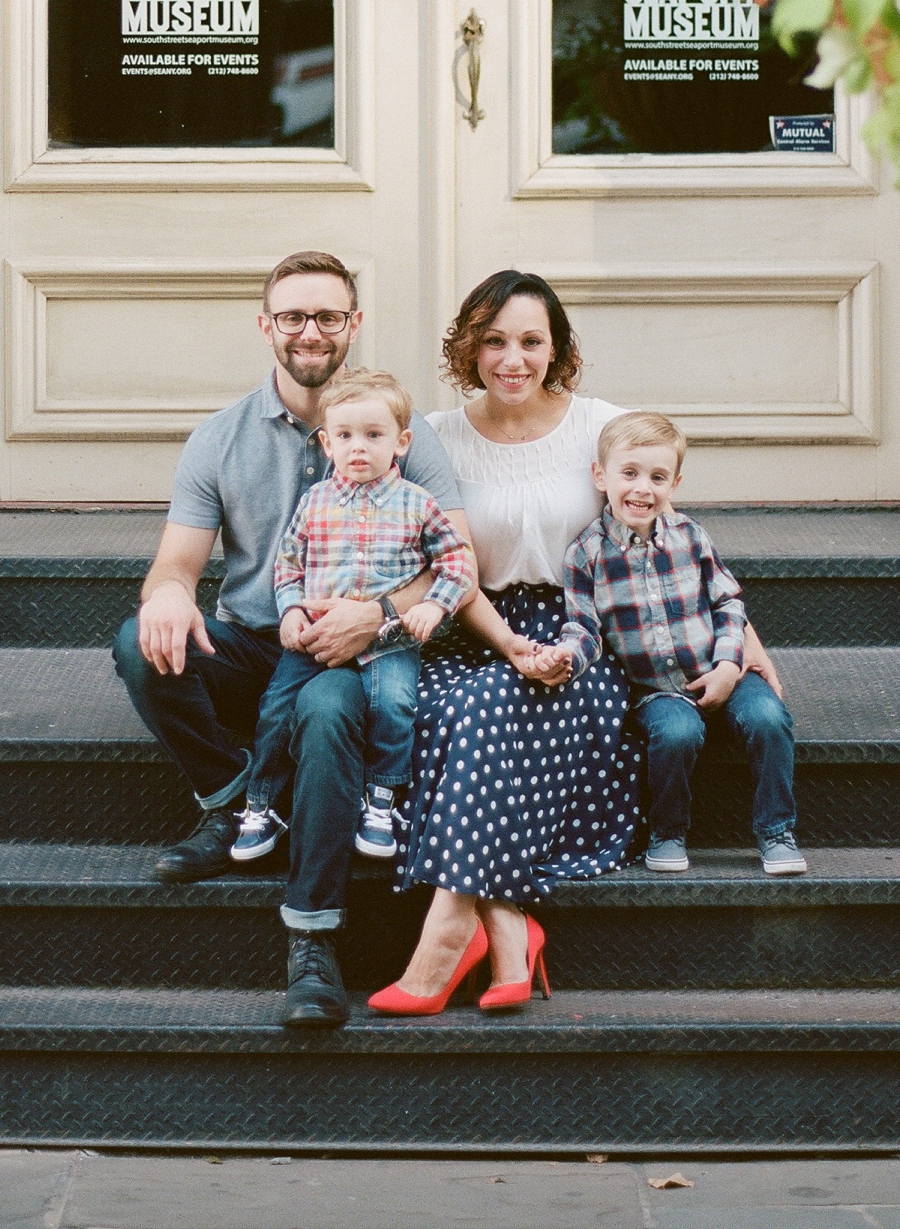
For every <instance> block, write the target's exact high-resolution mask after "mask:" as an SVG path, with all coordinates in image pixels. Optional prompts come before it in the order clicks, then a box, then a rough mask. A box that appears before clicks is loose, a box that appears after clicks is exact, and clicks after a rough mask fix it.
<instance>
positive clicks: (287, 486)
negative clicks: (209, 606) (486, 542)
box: [168, 371, 462, 628]
mask: <svg viewBox="0 0 900 1229" xmlns="http://www.w3.org/2000/svg"><path fill="white" fill-rule="evenodd" d="M410 425H411V427H412V431H413V442H412V445H411V447H410V450H409V452H408V453H407V454H406V456H405V457H401V459H400V471H401V473H402V474H403V476H404V478H407V479H409V481H410V482H415V483H417V484H418V485H419V486H422V487H424V488H425V490H426V491H428V492H429V494H430V495H432V496H433V497H434V498H435V500H437V502H438V504H439V505H440V507H441V508H442V509H443V510H444V511H445V512H447V511H450V510H452V509H454V508H461V507H462V500H461V499H460V497H459V491H458V490H457V486H456V481H455V479H454V477H453V470H452V468H451V465H450V460H449V458H448V456H447V454H446V452H445V451H444V447H443V445H442V444H441V442H440V440H439V439H438V437H437V435H435V433H434V431H433V429H432V428H431V427H430V426H429V425H428V423H427V422H425V420H424V418H422V417H421V415H419V414H415V415H414V416H413V421H412V423H411V424H410ZM330 472H331V462H330V461H329V460H328V458H327V457H326V456H325V453H324V451H323V449H322V445H321V443H320V441H319V437H318V429H317V430H315V431H309V430H308V429H307V428H306V426H305V425H304V424H303V423H301V422H299V421H298V420H297V419H295V418H293V417H292V416H291V414H289V413H288V411H287V409H286V408H285V406H284V403H283V402H282V400H281V398H280V397H279V396H278V392H277V389H276V386H275V372H274V371H273V372H272V374H271V375H270V376H269V378H268V379H267V380H266V382H265V384H263V385H262V387H260V388H257V389H255V390H254V391H253V392H252V393H250V394H249V395H248V396H246V397H244V398H243V400H242V401H238V402H237V403H236V404H235V405H232V406H229V408H228V409H227V410H220V411H219V412H218V413H217V414H213V415H212V417H211V418H208V419H207V420H206V422H204V423H201V424H200V426H199V427H197V429H196V430H195V431H194V432H193V434H192V435H191V436H190V438H189V439H188V441H187V443H186V444H185V446H184V451H183V452H182V454H181V458H180V459H179V462H178V467H177V469H176V471H175V486H174V490H173V492H172V503H171V505H170V508H169V518H168V519H169V520H170V521H173V522H175V524H177V525H189V526H191V527H192V528H195V529H221V530H222V548H223V550H224V552H225V567H226V576H225V580H224V581H223V582H222V588H221V591H220V593H219V610H218V616H219V618H221V619H226V620H231V621H234V622H237V623H242V624H243V625H244V626H245V627H252V628H261V627H277V625H278V623H279V618H278V610H277V608H276V606H275V596H274V590H273V581H272V574H273V570H274V566H275V554H276V552H277V550H278V545H279V543H280V541H281V538H282V535H283V534H284V532H285V530H286V529H287V526H288V524H289V523H290V520H291V517H292V516H293V515H294V511H295V510H296V507H297V504H298V503H299V502H300V498H301V496H302V495H303V494H305V492H306V491H307V490H308V489H309V487H311V486H312V484H313V483H314V482H320V481H321V480H322V479H323V478H325V477H327V476H328V474H329V473H330Z"/></svg>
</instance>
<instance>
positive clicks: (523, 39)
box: [509, 0, 879, 199]
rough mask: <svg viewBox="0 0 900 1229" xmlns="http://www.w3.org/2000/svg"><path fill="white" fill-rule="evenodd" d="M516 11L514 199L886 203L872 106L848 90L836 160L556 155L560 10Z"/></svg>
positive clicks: (537, 3)
mask: <svg viewBox="0 0 900 1229" xmlns="http://www.w3.org/2000/svg"><path fill="white" fill-rule="evenodd" d="M509 2H510V17H509V30H510V61H511V62H510V88H511V107H510V171H511V183H510V190H511V192H512V195H513V197H514V198H517V199H527V198H538V199H564V198H579V197H611V196H651V197H657V196H658V197H662V196H694V197H697V196H700V197H703V196H707V197H708V196H810V195H812V196H859V195H863V196H871V195H874V194H875V193H877V191H878V182H879V181H878V164H877V163H876V161H875V160H874V159H873V157H872V155H871V153H870V152H869V150H868V148H867V146H866V144H865V142H864V141H863V139H862V136H861V128H862V125H863V124H864V123H865V120H866V119H867V118H868V116H869V115H870V114H871V109H872V101H871V98H870V97H869V95H860V94H856V95H853V96H852V97H851V96H848V95H847V94H846V93H844V92H843V91H842V90H840V89H837V90H836V91H835V115H836V119H837V152H836V153H834V154H791V153H775V152H772V153H758V154H577V155H574V154H565V155H564V154H554V153H553V145H552V102H553V100H552V89H553V81H552V68H553V57H552V51H553V26H552V0H509Z"/></svg>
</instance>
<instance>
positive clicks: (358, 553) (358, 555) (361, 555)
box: [356, 551, 365, 559]
mask: <svg viewBox="0 0 900 1229" xmlns="http://www.w3.org/2000/svg"><path fill="white" fill-rule="evenodd" d="M356 557H357V559H365V555H364V554H363V553H362V551H357V554H356Z"/></svg>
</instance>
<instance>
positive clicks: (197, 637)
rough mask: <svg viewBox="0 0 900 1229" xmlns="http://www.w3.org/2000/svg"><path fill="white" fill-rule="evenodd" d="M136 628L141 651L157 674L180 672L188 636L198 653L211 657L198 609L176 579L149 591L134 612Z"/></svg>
mask: <svg viewBox="0 0 900 1229" xmlns="http://www.w3.org/2000/svg"><path fill="white" fill-rule="evenodd" d="M138 629H139V635H138V639H139V642H140V646H141V652H142V653H143V655H144V657H145V658H146V659H147V661H149V662H150V663H151V664H152V665H153V666H155V667H156V669H157V670H158V671H159V673H160V674H168V673H169V671H170V670H171V672H172V673H173V674H181V673H182V671H183V670H184V661H185V652H186V648H187V639H188V636H193V637H194V643H195V644H196V645H197V648H198V649H200V650H202V652H204V653H208V654H210V656H212V655H213V654H214V653H215V651H216V650H215V649H214V648H213V646H212V643H211V641H210V639H209V636H207V634H206V624H205V623H204V622H203V615H202V614H201V612H200V608H199V607H198V606H197V604H196V602H194V601H193V600H192V598H191V596H190V594H189V593H188V591H187V589H185V587H184V585H182V584H181V583H180V582H179V581H177V580H169V581H164V582H163V583H162V584H160V585H157V587H156V588H155V589H154V590H153V592H152V593H151V594H150V597H149V598H148V599H147V601H146V602H144V604H143V606H141V608H140V611H139V612H138Z"/></svg>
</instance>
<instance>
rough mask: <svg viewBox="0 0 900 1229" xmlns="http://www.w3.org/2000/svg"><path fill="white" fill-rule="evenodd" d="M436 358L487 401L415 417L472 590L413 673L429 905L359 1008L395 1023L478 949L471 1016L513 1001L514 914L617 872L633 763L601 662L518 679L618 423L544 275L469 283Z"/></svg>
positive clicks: (539, 939)
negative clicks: (430, 438)
mask: <svg viewBox="0 0 900 1229" xmlns="http://www.w3.org/2000/svg"><path fill="white" fill-rule="evenodd" d="M444 355H445V360H446V367H447V370H448V375H449V378H450V379H451V380H452V381H453V382H454V383H455V384H456V385H457V386H459V387H460V388H461V389H462V390H463V391H464V392H471V391H474V390H476V389H481V390H483V391H482V395H481V396H480V397H478V398H477V399H476V400H474V401H471V402H469V403H468V404H467V405H466V406H464V407H463V408H461V409H458V410H454V411H451V412H449V413H438V414H432V415H430V416H429V421H430V423H431V424H432V426H434V428H435V430H436V431H437V433H438V435H439V436H440V437H441V440H442V442H443V443H444V446H445V447H446V448H447V451H448V453H449V454H450V458H451V460H452V461H453V464H454V469H455V471H456V475H457V478H458V480H459V484H460V490H461V492H462V496H463V503H464V507H465V511H466V515H467V517H468V521H469V527H470V530H471V534H472V542H473V546H474V548H475V553H476V556H477V558H478V566H479V573H480V580H481V584H482V587H483V591H482V592H480V593H479V594H478V596H477V598H476V599H475V601H474V602H473V603H472V604H471V605H470V606H469V607H467V609H466V613H465V615H464V616H462V617H461V620H460V622H461V623H462V624H463V625H464V629H465V630H464V631H463V632H461V633H460V634H457V635H456V636H454V637H453V638H452V639H451V638H448V639H446V640H441V641H438V643H437V645H436V646H435V647H434V649H433V650H431V651H430V653H429V654H427V655H426V661H425V663H424V669H423V675H422V683H421V687H420V693H419V716H418V720H417V741H416V749H415V753H414V772H415V777H416V781H415V784H414V786H413V788H412V790H411V792H410V795H409V797H408V799H407V802H406V807H405V816H406V819H407V821H408V824H409V829H408V834H407V836H406V837H405V838H404V839H403V840H402V841H401V847H400V852H401V855H402V856H403V858H404V864H403V867H402V872H403V880H402V885H403V886H404V887H408V886H411V885H412V884H413V883H415V882H424V883H429V884H432V885H433V886H434V888H435V896H434V901H433V903H432V906H431V908H430V910H429V913H428V916H427V918H426V920H425V925H424V927H423V931H422V937H421V939H420V942H419V945H418V947H417V949H416V952H415V953H414V955H413V958H412V960H411V962H410V964H409V966H408V968H407V970H406V972H405V973H404V975H403V977H402V978H401V979H400V981H399V982H397V983H395V984H394V985H393V986H390V987H388V988H387V990H384V991H381V992H380V993H379V994H376V995H374V996H373V997H372V999H371V1000H370V1006H371V1007H373V1008H374V1009H376V1010H379V1011H385V1012H390V1013H392V1014H411V1015H427V1014H434V1013H435V1012H437V1011H440V1010H442V1009H443V1007H444V1006H445V1005H446V1001H447V999H448V998H449V996H450V994H451V993H452V991H453V989H454V988H455V986H456V985H457V984H458V983H459V981H461V980H462V978H463V976H464V975H465V974H466V973H467V972H469V971H470V969H472V968H473V967H474V966H475V965H476V964H477V963H478V962H479V961H480V960H481V959H482V958H483V956H484V955H485V953H486V951H487V950H488V948H489V950H490V956H491V969H492V977H493V980H492V983H491V988H490V989H489V990H488V992H487V994H486V995H484V996H482V999H481V1000H480V1005H481V1006H482V1007H484V1008H490V1007H504V1006H510V1005H512V1004H513V1003H516V1002H523V1001H525V1000H526V999H527V998H528V997H530V994H531V982H532V978H533V975H534V971H535V968H536V966H537V967H540V968H541V969H542V964H540V963H539V961H540V955H541V948H542V946H543V934H542V932H541V930H540V927H539V926H538V925H537V923H536V922H534V920H533V919H531V918H527V919H526V917H525V915H523V914H522V913H521V912H520V911H519V909H518V908H517V906H518V905H519V904H521V903H527V902H529V901H535V900H538V899H540V898H541V897H542V896H544V895H546V894H547V893H548V892H549V890H550V888H551V886H552V883H553V880H554V879H555V878H559V877H566V878H587V877H593V876H596V875H598V874H600V873H602V872H604V871H607V870H616V869H619V868H620V867H621V866H622V865H623V864H624V862H625V858H626V854H627V850H628V846H629V844H630V842H631V839H632V837H633V835H634V830H635V827H636V825H637V823H638V818H639V816H638V801H637V776H638V758H637V751H636V748H635V747H634V746H633V745H632V744H630V743H629V742H628V741H627V740H626V739H625V738H623V736H622V722H623V719H624V716H625V711H626V707H627V700H628V693H627V688H626V685H625V682H624V679H623V676H622V674H621V671H620V670H619V667H618V666H617V665H616V663H615V662H614V661H613V659H612V658H608V659H606V660H604V661H601V662H599V663H597V665H596V666H595V667H593V668H592V669H591V670H590V671H588V672H587V673H586V674H585V675H583V676H582V677H581V678H580V679H579V680H578V682H577V683H575V684H573V685H572V686H571V687H562V686H560V684H563V683H565V681H566V674H565V671H564V668H563V667H559V666H555V667H553V668H552V669H551V670H549V672H545V673H543V674H535V673H532V677H531V678H528V677H524V675H525V673H526V671H527V670H528V669H529V668H531V669H532V671H534V667H533V665H531V666H529V661H528V659H529V656H530V654H531V652H532V650H533V643H534V642H541V641H548V640H553V639H555V637H556V635H557V633H558V631H559V628H560V627H561V625H562V623H563V622H564V618H565V609H564V605H563V599H562V589H561V585H562V561H563V555H564V553H565V549H566V547H567V546H568V544H569V542H570V541H571V540H572V539H573V538H574V537H576V536H577V535H578V534H579V533H580V532H581V531H582V530H583V529H584V528H585V527H586V526H587V524H588V523H589V522H590V521H591V520H593V519H594V517H595V516H596V515H597V514H598V511H599V502H598V501H599V498H600V497H599V495H598V493H597V490H596V488H595V487H594V484H593V482H592V480H591V472H590V465H591V461H592V459H593V457H594V455H595V453H596V443H597V436H598V435H599V432H600V430H601V428H602V426H603V424H604V423H605V422H606V421H607V420H608V419H609V418H611V417H612V416H613V415H615V414H617V413H620V412H621V411H620V410H618V409H617V408H616V407H615V406H612V405H609V404H608V403H607V402H604V401H599V400H589V399H585V398H581V397H576V396H575V395H574V391H573V390H574V388H575V385H576V383H577V379H578V375H579V371H580V367H581V360H580V358H579V355H578V350H577V345H576V340H575V337H574V335H573V333H572V329H571V326H570V324H569V321H568V318H567V317H566V314H565V311H564V310H563V307H562V304H561V303H560V302H559V299H558V298H557V296H556V294H555V293H554V292H553V290H552V289H551V288H550V286H549V285H548V284H547V283H546V282H545V281H544V280H543V278H540V277H535V276H532V275H529V274H522V273H518V272H516V271H515V270H506V271H504V272H501V273H496V274H494V275H493V276H492V277H489V278H488V279H487V280H486V281H484V282H482V284H481V285H480V286H478V287H476V288H475V290H473V291H472V293H471V294H470V295H469V296H468V298H467V299H466V300H465V302H464V303H463V304H462V307H461V308H460V312H459V315H458V317H457V319H456V321H455V322H454V324H453V326H452V327H451V329H450V331H449V334H448V336H447V338H446V340H445V343H444ZM484 590H487V592H488V594H489V596H486V594H485V592H484ZM473 633H474V634H473ZM546 993H548V988H547V986H546V982H545V994H546Z"/></svg>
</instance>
